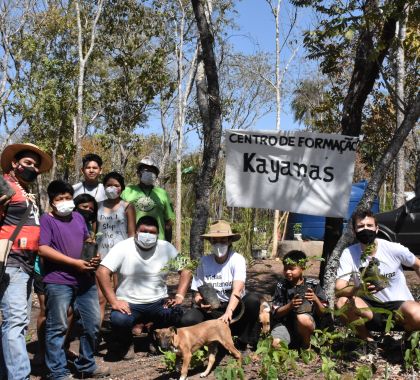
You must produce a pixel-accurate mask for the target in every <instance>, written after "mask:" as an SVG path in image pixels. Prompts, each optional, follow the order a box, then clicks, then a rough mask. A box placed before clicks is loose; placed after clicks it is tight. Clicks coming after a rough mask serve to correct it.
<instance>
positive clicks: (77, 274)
mask: <svg viewBox="0 0 420 380" xmlns="http://www.w3.org/2000/svg"><path fill="white" fill-rule="evenodd" d="M0 161H1V167H2V169H3V173H4V175H3V177H4V180H5V181H6V183H7V185H8V186H9V187H10V189H11V190H12V192H13V193H14V194H13V195H12V196H10V195H7V196H6V195H1V196H0V204H1V211H2V217H1V226H0V239H10V238H11V236H12V235H13V232H14V231H15V230H16V231H18V233H17V236H16V238H15V239H13V243H12V245H11V249H10V253H9V255H8V258H7V262H5V263H3V264H4V265H3V266H4V268H2V272H0V274H2V277H1V283H0V312H1V316H2V324H1V330H0V337H1V344H0V379H9V380H12V379H29V375H30V371H31V368H30V361H29V357H28V354H27V351H26V340H25V334H26V331H27V328H28V323H29V318H30V308H31V293H32V280H33V279H34V289H35V293H36V294H37V295H38V298H39V301H40V306H41V311H40V316H39V318H38V323H37V327H38V334H39V338H38V339H39V341H40V342H41V344H40V349H39V352H40V353H42V355H41V356H42V358H43V359H44V360H45V364H46V366H47V368H48V370H49V378H51V379H57V380H59V379H60V380H61V379H69V378H72V374H71V372H70V370H69V368H68V365H67V360H68V352H67V348H68V338H69V335H70V331H71V330H72V326H76V325H77V326H79V330H80V332H79V338H80V348H79V353H78V355H76V356H75V357H74V358H73V363H74V367H75V369H76V371H77V373H78V375H79V376H81V377H83V378H89V377H92V378H98V377H106V376H108V375H109V374H110V371H109V368H107V367H100V366H98V365H97V364H96V362H95V356H94V354H95V350H96V349H97V345H98V342H99V335H100V327H101V324H102V322H103V320H104V313H105V305H106V303H107V302H108V303H109V304H110V306H111V314H110V324H111V330H112V334H113V337H112V339H111V340H110V341H111V342H112V343H113V344H112V346H110V347H109V350H110V352H112V353H113V354H116V355H119V356H120V358H121V359H127V360H128V359H130V358H133V357H134V348H133V329H134V330H136V329H137V330H142V329H143V328H144V329H146V328H147V329H148V330H149V331H150V332H151V331H153V329H155V328H160V327H169V326H177V327H183V326H190V325H193V324H197V323H200V322H202V321H204V320H207V319H214V318H219V319H221V320H222V321H224V322H226V323H227V324H230V322H231V321H232V320H237V321H236V322H235V323H233V324H232V325H230V327H231V331H232V334H233V335H234V336H236V337H237V339H236V345H237V346H238V348H241V349H246V348H247V347H248V348H251V349H255V348H256V345H257V342H258V339H259V335H260V324H259V320H258V318H259V313H260V304H261V298H260V297H259V296H257V295H256V294H254V293H252V292H249V291H247V290H246V289H245V283H246V262H245V259H244V257H243V256H242V255H240V254H239V253H237V252H235V250H234V248H233V245H232V244H233V242H235V241H236V240H238V239H239V238H240V234H238V233H234V232H233V231H232V229H231V227H230V225H229V223H227V222H225V221H223V220H220V221H217V222H215V223H213V224H211V226H210V228H209V232H208V233H206V234H204V235H202V238H203V239H206V240H207V241H208V242H209V243H210V246H211V253H210V254H208V255H205V256H203V257H202V258H201V260H200V261H199V263H198V267H197V268H196V270H195V272H194V274H192V273H191V271H190V270H188V269H186V268H184V267H183V261H182V260H178V258H179V256H178V252H177V250H176V249H175V247H174V246H173V245H172V244H171V243H170V240H171V234H172V233H171V230H172V228H171V227H172V221H173V219H174V213H173V209H172V205H171V202H170V199H169V196H168V194H167V193H166V192H165V190H163V189H162V188H159V187H157V186H156V185H155V181H156V179H157V177H158V175H159V168H158V167H157V165H156V164H155V163H154V162H153V160H152V159H151V158H150V157H145V158H144V159H142V160H141V161H140V163H139V165H138V167H137V174H138V177H139V183H138V184H136V185H130V186H127V187H125V182H124V178H123V177H122V176H121V175H120V174H119V173H116V172H111V173H108V174H106V175H105V176H104V178H103V181H102V183H100V182H99V177H100V175H101V174H102V160H101V158H100V157H99V156H98V155H96V154H88V155H86V156H85V157H84V158H83V166H82V173H83V176H84V180H83V181H82V182H80V183H77V184H75V185H74V186H71V185H70V184H69V183H67V182H65V181H62V180H54V181H52V182H51V183H50V184H49V185H48V188H47V194H48V200H49V210H46V211H45V212H44V213H43V214H42V215H40V214H41V213H40V210H39V208H38V206H37V199H36V197H35V195H34V194H32V193H30V191H29V190H30V186H31V184H32V183H33V182H34V181H35V180H36V178H37V175H38V174H41V173H45V172H47V171H48V170H49V169H50V168H51V167H52V160H51V158H50V156H49V155H48V154H46V153H45V152H44V151H43V150H42V149H40V148H39V147H37V146H35V145H33V144H12V145H9V146H8V147H6V148H5V150H4V151H3V152H2V155H1V159H0ZM352 223H353V229H354V231H355V233H356V239H357V240H358V241H359V242H358V243H357V244H355V245H353V246H351V247H349V248H347V249H346V250H345V251H344V252H343V255H342V257H341V261H340V268H339V270H338V273H337V282H336V291H337V304H336V306H337V308H345V312H344V314H343V315H344V316H345V318H346V321H347V322H352V321H355V320H356V319H362V323H357V326H358V327H357V329H358V334H359V336H360V337H361V338H362V339H364V340H365V341H366V342H368V343H369V342H373V338H372V336H371V334H370V330H377V329H379V330H380V329H384V326H385V323H386V320H385V318H384V317H383V314H381V313H376V312H373V311H372V308H375V307H378V305H379V306H380V307H381V308H385V309H388V310H390V311H392V312H395V311H398V313H396V314H395V315H396V316H397V317H396V324H397V326H399V327H401V328H403V329H405V330H407V331H414V330H419V329H420V305H419V303H418V302H415V301H414V300H413V297H412V295H411V293H410V291H409V289H408V287H407V285H406V282H405V277H404V274H403V272H402V265H405V266H408V267H412V268H414V269H415V270H416V272H417V274H418V275H419V276H420V260H419V259H418V258H416V257H415V256H414V255H413V254H412V253H411V252H409V251H408V250H407V249H406V248H404V247H402V246H400V245H398V244H394V243H389V242H386V241H384V240H381V239H378V238H377V237H376V234H377V231H378V227H377V224H376V221H375V218H374V216H373V215H372V213H370V211H364V212H363V213H357V214H355V215H354V216H353V219H352ZM92 245H93V246H94V247H97V252H96V254H94V255H88V254H87V253H86V252H88V250H89V248H90V247H91V246H92ZM367 245H369V246H370V247H373V248H372V249H370V251H369V253H368V254H367V255H366V254H365V255H363V253H364V252H365V251H366V249H365V248H366V246H367ZM373 257H375V258H376V259H378V260H379V262H380V265H381V272H383V273H384V275H385V276H386V277H387V278H388V280H389V284H388V286H387V287H386V288H384V289H376V288H375V286H374V285H373V284H371V283H368V284H367V285H366V286H363V283H361V281H360V268H361V267H363V266H366V265H367V262H369V261H370V260H371V259H372V258H373ZM306 264H307V257H306V255H305V253H303V252H301V251H291V252H289V253H287V254H286V255H285V256H284V257H283V265H284V272H283V274H284V279H282V280H280V281H279V282H278V284H277V285H276V288H275V292H274V294H273V297H272V303H271V310H270V313H271V325H272V329H271V335H272V337H273V345H274V346H278V345H280V344H281V342H283V343H284V344H286V345H289V344H296V345H300V346H301V347H309V345H310V337H311V335H312V333H313V331H314V329H315V328H316V326H317V323H319V321H320V320H322V318H323V317H324V316H325V315H326V310H327V307H326V306H327V300H326V296H325V293H324V291H323V289H322V287H321V286H320V285H319V283H318V281H316V280H313V279H310V278H306V277H305V276H304V270H305V268H306ZM170 270H175V271H177V272H178V273H179V282H178V286H177V290H176V292H175V294H173V295H171V296H170V295H169V294H168V287H167V283H166V281H167V274H168V272H169V271H170ZM3 272H4V273H3ZM204 285H207V286H210V288H212V289H213V290H214V292H215V294H216V297H217V301H218V304H217V307H215V306H213V305H212V304H211V303H210V302H208V300H207V299H206V297H205V296H204V295H203V293H202V291H201V290H200V289H202V288H203V286H204ZM190 288H191V290H192V291H193V300H192V306H191V307H186V305H185V303H184V300H185V297H186V295H187V292H188V290H189V289H190ZM362 290H363V292H362ZM151 348H152V347H151Z"/></svg>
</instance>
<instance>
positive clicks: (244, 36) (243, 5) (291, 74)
mask: <svg viewBox="0 0 420 380" xmlns="http://www.w3.org/2000/svg"><path fill="white" fill-rule="evenodd" d="M273 2H277V1H275V0H273ZM291 9H292V7H291V6H290V5H288V3H287V1H285V0H283V1H282V3H281V10H280V14H281V27H280V28H281V29H286V25H288V19H289V17H290V12H291ZM232 18H233V19H234V22H235V23H236V26H237V28H235V29H230V30H228V31H227V34H228V40H229V43H230V44H232V45H233V46H234V48H235V51H237V52H241V53H244V54H253V53H257V52H268V53H272V54H273V55H274V53H275V22H274V17H273V15H272V14H271V10H270V7H269V5H268V4H267V2H266V0H237V4H236V13H235V14H234V15H233V16H232ZM310 23H311V16H310V14H309V13H308V11H307V10H305V9H299V13H298V18H297V23H296V25H297V28H296V31H297V33H298V34H299V35H300V36H301V35H302V33H301V32H302V31H303V30H305V29H307V28H309V26H310ZM281 35H282V33H281ZM289 54H290V52H288V51H286V52H285V53H284V54H283V55H281V57H282V59H283V60H288V58H289ZM303 56H304V49H303V47H301V48H300V49H299V52H298V54H297V57H296V58H295V59H294V60H293V61H292V63H291V64H290V67H289V71H288V74H287V77H288V79H289V81H290V82H286V87H287V88H288V89H289V91H291V89H292V88H293V86H294V84H295V83H296V82H298V81H299V78H302V77H303V76H305V75H307V73H308V72H310V71H309V70H311V69H312V70H314V67H315V63H313V62H309V61H307V60H305V59H304V58H303ZM274 69H275V68H274V67H273V71H274ZM289 95H290V92H289V94H285V99H284V102H283V104H282V113H281V129H282V130H297V129H302V128H303V126H302V125H299V124H298V123H297V122H295V121H294V118H293V115H292V113H291V112H290V108H289V104H288V99H290V97H289ZM149 123H150V125H151V126H152V129H155V128H156V130H157V131H159V130H160V126H159V125H160V124H159V120H156V119H154V118H153V117H152V118H151V119H150V120H149ZM224 127H228V126H227V125H226V123H225V124H224ZM275 128H276V113H275V109H274V110H273V112H271V113H269V114H267V115H265V116H264V117H262V118H260V119H259V120H258V121H257V122H256V123H255V125H254V127H253V128H252V129H255V130H274V129H275ZM185 140H186V143H185V144H184V146H185V147H186V150H187V151H193V150H195V149H196V148H197V147H198V144H199V141H198V138H197V135H195V134H194V133H190V134H187V136H185Z"/></svg>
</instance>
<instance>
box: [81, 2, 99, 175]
mask: <svg viewBox="0 0 420 380" xmlns="http://www.w3.org/2000/svg"><path fill="white" fill-rule="evenodd" d="M103 3H104V2H103V0H98V2H97V4H96V7H93V9H89V8H90V7H88V5H91V4H90V2H88V3H86V2H84V1H80V0H75V1H74V7H75V10H76V21H77V32H78V33H77V50H78V56H79V62H78V63H79V78H78V84H77V113H76V116H75V117H74V120H73V128H74V131H73V133H74V136H73V143H74V145H75V147H76V154H75V165H76V170H77V168H79V167H82V165H81V162H82V150H81V148H82V145H81V141H82V139H83V137H84V136H85V135H86V122H85V120H84V116H85V115H84V110H83V103H84V87H85V74H86V68H87V63H88V61H89V58H90V56H91V54H92V52H93V48H94V46H95V42H96V33H97V24H98V20H99V17H100V16H101V13H102V6H103ZM81 5H85V9H81ZM83 11H84V12H83ZM91 12H92V20H91V22H89V18H90V17H89V16H90V13H91ZM82 17H83V21H84V22H83V23H82Z"/></svg>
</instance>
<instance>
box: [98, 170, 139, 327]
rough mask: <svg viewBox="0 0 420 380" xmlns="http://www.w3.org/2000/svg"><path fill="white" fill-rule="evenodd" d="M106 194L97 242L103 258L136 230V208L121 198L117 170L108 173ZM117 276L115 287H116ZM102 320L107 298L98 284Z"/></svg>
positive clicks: (100, 211) (120, 185)
mask: <svg viewBox="0 0 420 380" xmlns="http://www.w3.org/2000/svg"><path fill="white" fill-rule="evenodd" d="M103 184H104V187H105V194H106V196H107V198H108V199H106V200H105V201H103V202H100V203H99V206H98V217H97V219H98V221H97V227H98V228H97V231H98V238H97V242H98V245H99V248H98V252H99V255H100V257H101V259H103V258H104V257H105V256H106V254H107V253H108V252H109V250H110V249H111V248H112V247H113V246H114V245H115V244H117V243H118V242H120V241H122V240H125V239H127V238H129V237H133V236H134V234H135V232H136V210H135V208H134V206H133V205H132V204H131V203H128V202H126V201H123V200H122V199H121V193H122V192H123V190H124V189H125V183H124V178H123V176H122V175H121V174H119V173H117V172H111V173H108V174H107V175H106V176H105V177H104V180H103ZM116 285H117V282H116V276H115V278H114V287H116ZM98 294H99V305H100V308H101V322H102V321H103V319H104V315H105V305H106V299H105V297H104V295H103V294H102V291H101V290H100V288H99V286H98Z"/></svg>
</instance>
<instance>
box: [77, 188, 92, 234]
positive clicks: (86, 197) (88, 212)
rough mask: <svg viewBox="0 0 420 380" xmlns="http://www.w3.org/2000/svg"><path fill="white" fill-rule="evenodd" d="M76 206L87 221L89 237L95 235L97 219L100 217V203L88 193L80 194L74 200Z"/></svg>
mask: <svg viewBox="0 0 420 380" xmlns="http://www.w3.org/2000/svg"><path fill="white" fill-rule="evenodd" d="M74 206H75V208H76V211H77V212H78V213H79V214H81V215H82V216H83V218H84V219H85V223H86V227H87V229H88V231H89V235H91V236H92V235H93V234H95V232H96V218H97V216H98V202H96V199H95V198H94V197H93V196H92V195H90V194H87V193H84V194H80V195H78V196H77V197H75V198H74Z"/></svg>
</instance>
